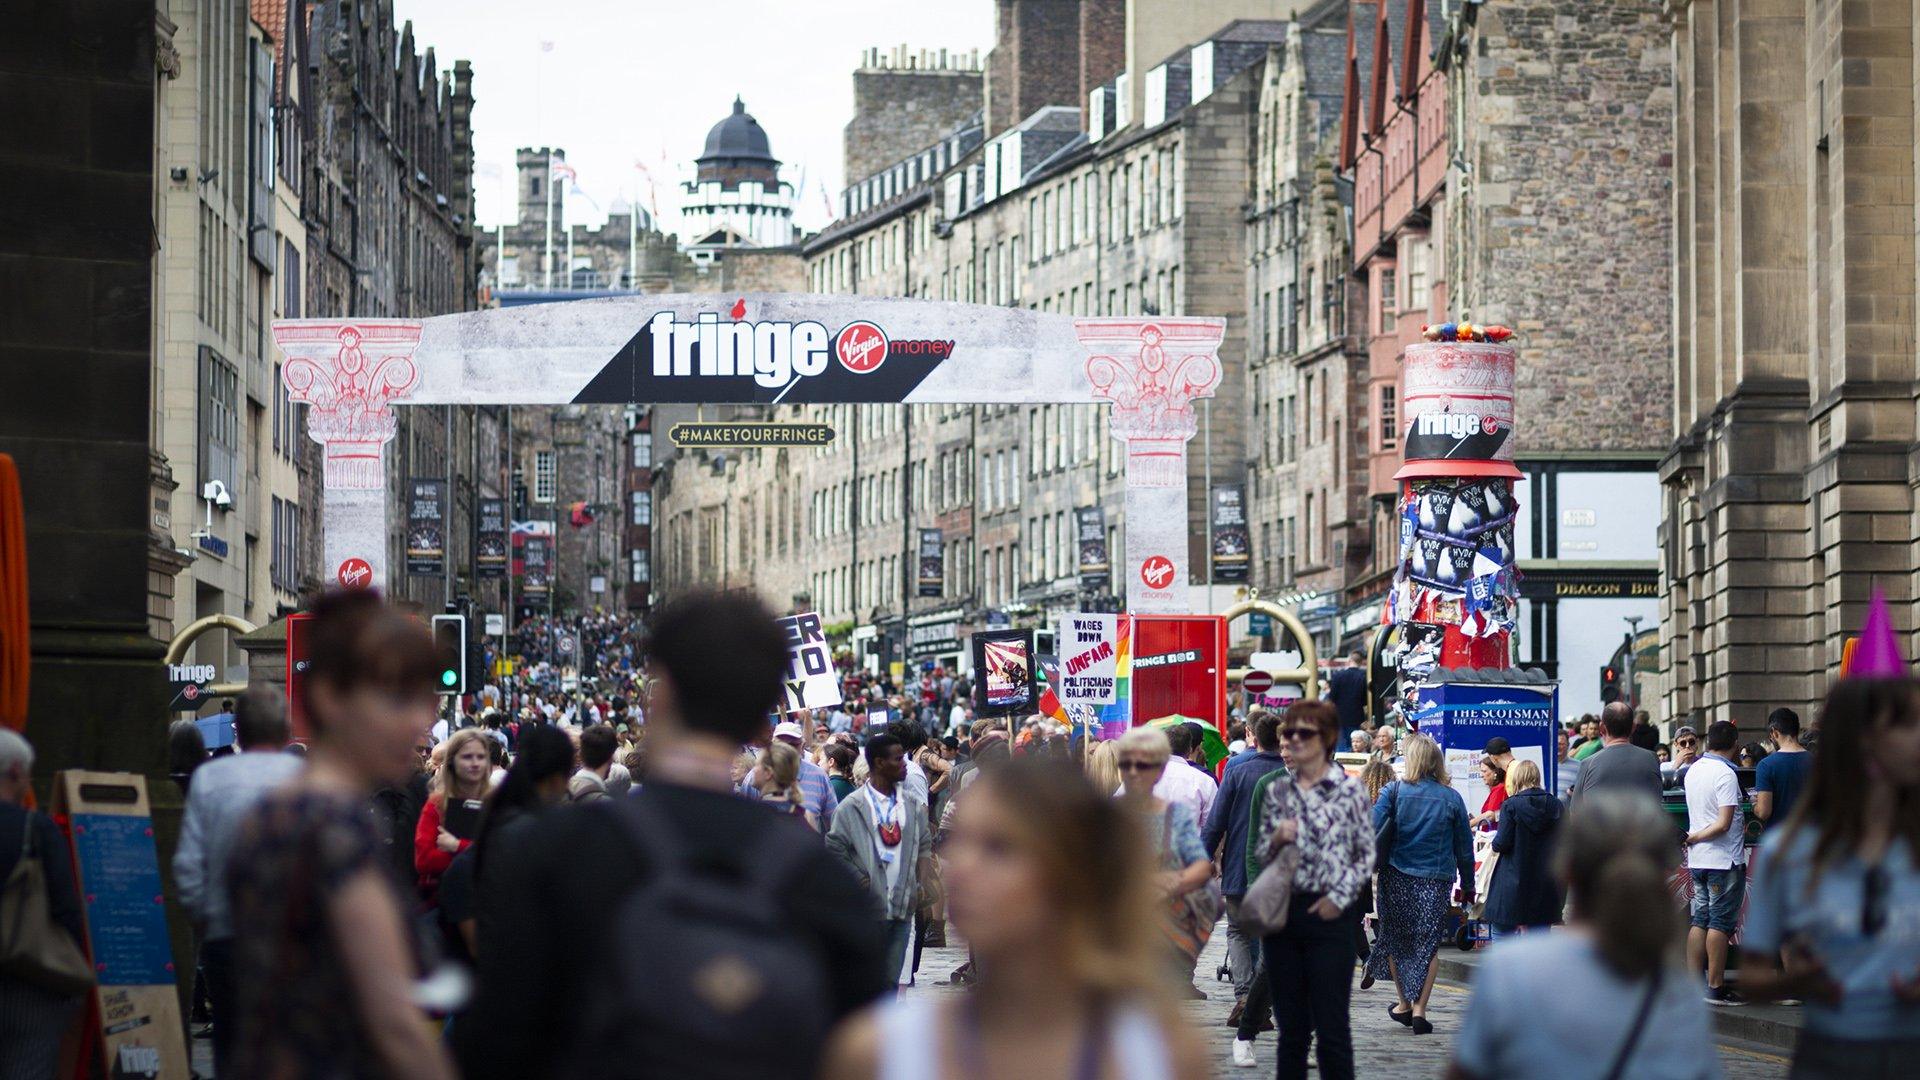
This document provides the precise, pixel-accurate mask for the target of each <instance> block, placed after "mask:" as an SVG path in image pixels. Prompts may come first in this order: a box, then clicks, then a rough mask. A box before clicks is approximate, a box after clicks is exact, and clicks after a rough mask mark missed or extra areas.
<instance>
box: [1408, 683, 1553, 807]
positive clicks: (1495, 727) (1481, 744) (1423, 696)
mask: <svg viewBox="0 0 1920 1080" xmlns="http://www.w3.org/2000/svg"><path fill="white" fill-rule="evenodd" d="M1413 699H1414V700H1413V712H1412V717H1413V721H1414V724H1415V726H1416V727H1417V728H1418V729H1419V731H1420V733H1421V734H1423V735H1431V736H1433V737H1434V739H1435V740H1436V741H1438V742H1439V744H1440V749H1441V750H1442V751H1444V752H1445V754H1446V761H1447V774H1448V775H1449V776H1451V777H1452V778H1453V786H1454V788H1455V789H1456V790H1458V791H1459V792H1460V795H1461V797H1462V798H1464V799H1466V800H1468V802H1467V805H1468V806H1479V805H1481V804H1482V803H1484V802H1485V801H1486V799H1487V786H1486V784H1485V783H1484V782H1483V781H1482V780H1481V779H1480V758H1481V756H1482V753H1483V751H1484V749H1485V747H1486V745H1487V741H1488V740H1490V739H1492V738H1493V737H1494V736H1496V735H1497V736H1499V737H1500V738H1503V739H1505V740H1507V744H1508V745H1509V746H1510V747H1512V749H1513V756H1514V757H1516V758H1520V759H1521V760H1524V761H1531V762H1533V763H1534V764H1535V765H1538V766H1540V777H1541V785H1542V786H1543V787H1545V788H1546V790H1548V791H1552V790H1554V784H1555V780H1556V774H1557V772H1558V771H1559V762H1558V760H1557V759H1558V757H1559V743H1558V735H1557V733H1556V731H1555V727H1556V724H1555V720H1556V718H1557V716H1558V714H1559V710H1560V692H1559V684H1557V683H1532V684H1528V683H1482V682H1439V683H1435V684H1432V685H1426V686H1421V687H1419V688H1418V689H1417V690H1416V691H1414V694H1413Z"/></svg>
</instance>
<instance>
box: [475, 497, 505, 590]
mask: <svg viewBox="0 0 1920 1080" xmlns="http://www.w3.org/2000/svg"><path fill="white" fill-rule="evenodd" d="M473 564H474V573H475V574H477V575H478V576H480V577H483V578H497V577H505V576H506V574H507V501H506V500H505V499H481V500H480V501H479V502H478V503H477V504H476V505H475V507H474V536H473Z"/></svg>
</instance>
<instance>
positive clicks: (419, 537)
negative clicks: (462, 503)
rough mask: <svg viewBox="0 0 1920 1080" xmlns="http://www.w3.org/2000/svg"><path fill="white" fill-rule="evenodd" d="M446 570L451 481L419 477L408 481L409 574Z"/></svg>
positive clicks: (430, 573)
mask: <svg viewBox="0 0 1920 1080" xmlns="http://www.w3.org/2000/svg"><path fill="white" fill-rule="evenodd" d="M446 572H447V482H446V481H445V480H428V479H424V478H421V477H415V478H414V479H412V480H409V481H408V482H407V573H409V574H415V575H423V576H430V577H438V576H439V575H441V574H444V573H446Z"/></svg>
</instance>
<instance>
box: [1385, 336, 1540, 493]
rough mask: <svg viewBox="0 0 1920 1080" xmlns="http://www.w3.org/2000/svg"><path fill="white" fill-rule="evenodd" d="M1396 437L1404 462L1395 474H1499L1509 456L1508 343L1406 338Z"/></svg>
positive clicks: (1505, 472) (1510, 470)
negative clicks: (1401, 426) (1400, 430)
mask: <svg viewBox="0 0 1920 1080" xmlns="http://www.w3.org/2000/svg"><path fill="white" fill-rule="evenodd" d="M1401 379H1402V380H1403V386H1404V391H1403V392H1402V394H1401V407H1402V409H1403V410H1404V420H1403V422H1404V423H1405V425H1406V428H1405V432H1404V434H1405V438H1404V439H1403V440H1402V442H1401V446H1402V447H1403V448H1404V451H1405V454H1406V464H1405V465H1404V466H1402V467H1401V469H1400V471H1399V472H1398V473H1396V474H1394V479H1396V480H1405V479H1409V478H1411V477H1416V476H1506V477H1514V478H1518V477H1519V475H1520V470H1519V469H1517V468H1515V467H1514V464H1513V445H1514V441H1515V440H1514V430H1513V381H1514V348H1513V346H1512V345H1506V344H1500V343H1496V342H1491V341H1427V342H1420V343H1417V344H1413V345H1409V346H1407V350H1406V363H1405V365H1404V366H1403V368H1402V371H1401Z"/></svg>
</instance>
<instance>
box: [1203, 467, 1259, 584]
mask: <svg viewBox="0 0 1920 1080" xmlns="http://www.w3.org/2000/svg"><path fill="white" fill-rule="evenodd" d="M1246 496H1247V492H1246V488H1245V487H1243V486H1241V485H1240V484H1216V485H1214V488H1213V514H1212V518H1211V519H1210V520H1211V524H1212V534H1213V535H1212V544H1213V581H1214V584H1216V585H1237V584H1239V583H1241V582H1243V581H1245V580H1247V568H1248V566H1249V564H1250V563H1251V562H1252V556H1251V554H1250V552H1251V550H1252V541H1251V540H1250V539H1249V538H1248V536H1247V498H1246Z"/></svg>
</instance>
